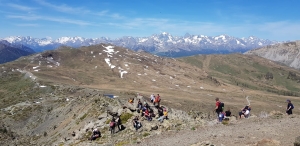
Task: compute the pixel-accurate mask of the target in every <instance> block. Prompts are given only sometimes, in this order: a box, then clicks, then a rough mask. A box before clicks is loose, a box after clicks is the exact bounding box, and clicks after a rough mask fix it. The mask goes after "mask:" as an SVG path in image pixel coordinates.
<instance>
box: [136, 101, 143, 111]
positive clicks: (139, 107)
mask: <svg viewBox="0 0 300 146" xmlns="http://www.w3.org/2000/svg"><path fill="white" fill-rule="evenodd" d="M142 107H143V104H142V102H141V100H140V99H139V101H138V104H137V108H138V110H141V109H142Z"/></svg>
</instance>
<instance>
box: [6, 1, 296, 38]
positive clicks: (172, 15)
mask: <svg viewBox="0 0 300 146" xmlns="http://www.w3.org/2000/svg"><path fill="white" fill-rule="evenodd" d="M299 7H300V0H287V1H284V0H84V1H83V0H63V1H62V0H0V38H4V37H8V36H31V37H34V38H46V37H51V38H53V39H57V38H59V37H63V36H69V37H74V36H80V37H85V38H99V37H109V38H111V39H116V38H120V37H123V36H133V37H148V36H151V35H153V34H160V33H162V32H168V33H170V34H171V35H173V36H184V35H185V34H186V33H189V34H191V35H206V36H218V35H222V34H225V35H229V36H233V37H239V38H241V37H249V36H255V37H258V38H261V39H269V40H276V41H292V40H300V8H299Z"/></svg>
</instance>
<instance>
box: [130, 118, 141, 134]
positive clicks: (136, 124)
mask: <svg viewBox="0 0 300 146" xmlns="http://www.w3.org/2000/svg"><path fill="white" fill-rule="evenodd" d="M132 123H133V127H134V128H135V130H136V131H137V130H138V129H139V128H141V127H142V124H141V122H139V116H136V117H134V119H133V120H132Z"/></svg>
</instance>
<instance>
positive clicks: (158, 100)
mask: <svg viewBox="0 0 300 146" xmlns="http://www.w3.org/2000/svg"><path fill="white" fill-rule="evenodd" d="M160 101H161V99H160V96H159V94H157V96H156V97H155V102H156V103H157V106H158V107H159V105H160Z"/></svg>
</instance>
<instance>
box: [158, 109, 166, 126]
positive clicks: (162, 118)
mask: <svg viewBox="0 0 300 146" xmlns="http://www.w3.org/2000/svg"><path fill="white" fill-rule="evenodd" d="M167 117H168V112H167V110H166V109H164V110H163V115H162V116H161V117H159V118H158V119H157V120H158V121H159V122H161V123H162V122H163V121H164V119H167Z"/></svg>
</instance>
